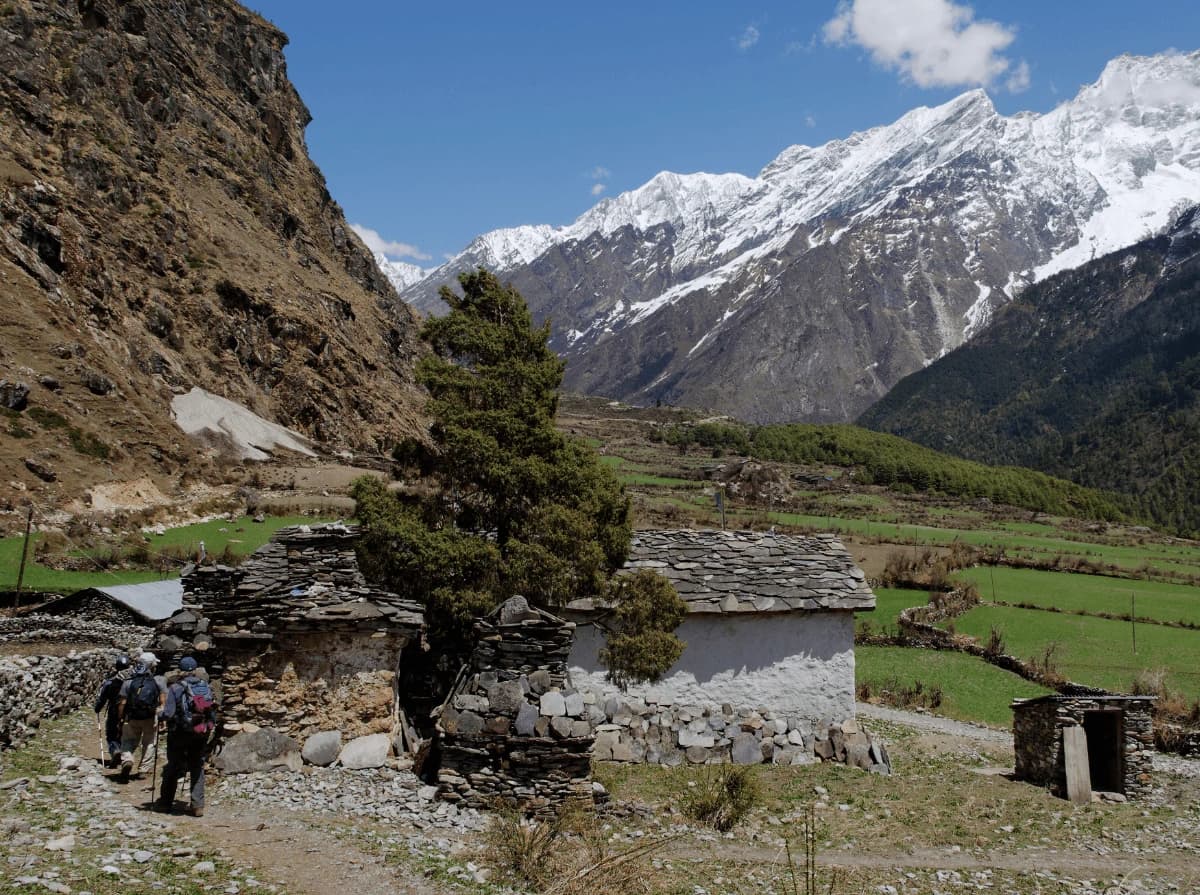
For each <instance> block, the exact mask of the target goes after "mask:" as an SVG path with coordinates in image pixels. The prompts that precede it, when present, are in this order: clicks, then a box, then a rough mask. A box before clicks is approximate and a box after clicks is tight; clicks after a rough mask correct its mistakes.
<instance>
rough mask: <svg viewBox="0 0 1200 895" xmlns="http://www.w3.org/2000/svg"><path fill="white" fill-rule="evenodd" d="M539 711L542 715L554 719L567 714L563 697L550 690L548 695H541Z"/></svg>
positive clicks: (558, 692)
mask: <svg viewBox="0 0 1200 895" xmlns="http://www.w3.org/2000/svg"><path fill="white" fill-rule="evenodd" d="M540 709H541V713H542V714H543V715H549V716H550V717H552V718H553V717H556V716H558V715H565V714H566V713H567V702H566V700H565V699H563V695H562V693H561V692H560V691H558V690H551V691H550V692H549V693H543V694H542V698H541V701H540Z"/></svg>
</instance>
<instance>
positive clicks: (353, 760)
mask: <svg viewBox="0 0 1200 895" xmlns="http://www.w3.org/2000/svg"><path fill="white" fill-rule="evenodd" d="M391 751H392V742H391V738H390V737H388V735H387V734H386V733H373V734H370V735H369V736H365V737H358V738H357V739H353V740H351V741H350V742H348V743H347V744H346V745H345V746H343V747H342V752H341V754H340V755H339V756H338V760H339V761H340V762H341V765H342V767H344V768H349V769H350V770H361V769H363V768H381V767H383V766H384V764H386V763H387V760H388V755H390V754H391Z"/></svg>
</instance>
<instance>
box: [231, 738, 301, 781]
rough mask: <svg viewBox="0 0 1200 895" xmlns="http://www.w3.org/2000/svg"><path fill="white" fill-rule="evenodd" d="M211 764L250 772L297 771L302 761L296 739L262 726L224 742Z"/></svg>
mask: <svg viewBox="0 0 1200 895" xmlns="http://www.w3.org/2000/svg"><path fill="white" fill-rule="evenodd" d="M213 764H214V765H215V766H216V768H217V770H218V771H221V772H223V773H226V774H252V773H255V772H257V771H270V770H272V769H274V768H287V769H288V770H289V771H299V770H300V768H301V766H302V764H303V762H302V759H301V758H300V744H299V743H297V742H296V741H295V740H293V739H292V738H291V737H290V736H288V735H287V734H284V733H281V732H280V731H278V730H275V729H274V728H271V727H262V728H259V729H258V730H255V731H252V732H242V733H239V734H238V735H237V736H235V737H233V738H232V739H230V740H229V741H228V742H226V743H225V748H223V749H222V750H221V752H220V754H219V755H217V757H216V759H215V760H214V761H213Z"/></svg>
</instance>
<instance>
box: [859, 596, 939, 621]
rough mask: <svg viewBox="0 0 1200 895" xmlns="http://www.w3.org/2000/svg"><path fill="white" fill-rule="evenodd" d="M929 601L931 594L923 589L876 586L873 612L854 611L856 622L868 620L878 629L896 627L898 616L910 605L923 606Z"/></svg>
mask: <svg viewBox="0 0 1200 895" xmlns="http://www.w3.org/2000/svg"><path fill="white" fill-rule="evenodd" d="M928 602H929V594H928V593H926V592H925V591H923V590H906V589H904V588H899V587H895V588H893V587H877V588H875V608H874V609H873V610H872V611H871V612H856V613H854V621H855V622H856V623H861V622H867V623H869V624H870V625H871V626H872V627H873V628H875V629H876V630H878V629H882V628H885V627H886V628H888V629H894V628H895V627H896V616H897V615H899V614H900V611H901V610H903V609H907V608H908V607H910V606H922V605H924V604H925V603H928Z"/></svg>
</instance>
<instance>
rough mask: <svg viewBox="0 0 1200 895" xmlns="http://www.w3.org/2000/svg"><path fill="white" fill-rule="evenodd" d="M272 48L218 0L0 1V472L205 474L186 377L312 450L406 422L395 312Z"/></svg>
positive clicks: (259, 27) (409, 354)
mask: <svg viewBox="0 0 1200 895" xmlns="http://www.w3.org/2000/svg"><path fill="white" fill-rule="evenodd" d="M285 44H286V37H285V36H284V35H283V34H282V32H280V31H279V30H278V29H277V28H275V27H274V26H273V25H271V24H270V23H268V22H267V21H265V20H264V19H263V18H261V17H260V16H258V15H257V14H255V13H252V12H250V11H248V10H246V9H244V8H243V7H241V6H239V5H238V4H237V3H235V2H232V0H175V2H171V3H148V2H136V0H135V2H129V0H87V2H83V0H80V2H79V3H77V4H76V3H72V4H65V5H64V4H62V3H52V2H44V0H20V2H16V3H8V4H4V5H3V9H2V10H0V283H3V290H4V295H5V308H6V317H5V319H4V320H3V321H2V322H0V326H2V327H3V337H2V338H0V378H4V379H8V380H10V381H22V382H27V383H30V384H31V385H33V386H34V388H33V390H32V391H31V392H30V393H29V395H28V399H27V406H26V407H24V408H23V409H21V410H16V411H13V413H15V414H16V415H15V416H10V417H9V418H8V419H7V420H4V421H0V423H3V424H4V425H6V426H8V428H9V433H10V434H13V433H18V434H16V435H14V437H12V438H7V439H4V440H3V442H2V444H0V454H2V462H3V464H4V468H5V471H6V472H5V475H4V476H0V479H3V480H4V482H7V483H9V485H8V487H10V488H15V487H17V486H21V487H24V488H27V489H35V490H39V491H41V492H44V493H45V497H46V499H47V501H50V500H54V499H56V496H58V495H62V496H64V497H65V496H67V495H70V494H79V493H81V492H82V490H83V489H84V488H85V487H86V486H87V485H89V484H92V483H95V482H98V481H104V480H107V479H120V478H122V477H125V476H129V475H132V474H137V475H146V474H149V475H150V476H152V477H156V478H157V480H158V481H159V482H160V484H161V486H162V487H163V488H164V489H166V488H170V487H174V485H173V484H172V481H174V480H177V478H178V476H179V475H180V474H181V473H182V472H187V473H188V475H189V476H192V477H195V476H196V475H197V474H198V473H199V474H202V473H203V472H204V470H205V461H204V460H203V458H202V457H201V456H200V455H199V454H198V453H197V449H196V446H195V445H194V444H193V443H192V442H191V441H189V440H188V439H187V438H185V437H184V435H183V433H182V432H181V430H180V429H179V428H178V427H177V426H176V425H175V424H174V423H173V422H172V419H171V410H170V408H171V402H172V400H173V398H174V397H176V396H178V395H181V394H185V393H188V392H190V391H191V389H193V388H195V387H199V388H202V389H204V390H206V391H208V392H210V393H212V394H216V395H220V396H223V397H224V398H227V399H229V400H231V401H234V402H237V403H239V404H241V405H243V406H245V407H246V408H248V409H250V410H252V411H253V412H254V413H256V414H258V415H259V416H261V417H263V418H265V419H267V420H269V421H271V422H275V423H281V424H283V425H286V426H289V427H291V428H293V429H295V430H297V431H299V432H300V433H302V434H303V435H306V436H308V437H309V438H311V439H313V440H314V441H315V442H317V443H318V444H320V445H323V446H325V447H326V448H336V449H353V450H366V451H376V450H380V449H382V448H384V447H385V446H386V445H387V444H388V443H389V442H390V441H391V440H394V439H396V438H398V437H400V436H401V435H403V434H406V433H411V432H415V431H417V426H418V424H419V419H418V412H417V410H416V408H417V407H418V406H419V398H418V397H417V394H416V389H415V386H414V384H413V381H412V375H411V370H412V364H413V361H414V357H415V354H416V352H417V351H418V346H417V343H416V339H415V321H414V318H413V315H412V314H411V312H410V311H409V310H408V309H407V308H406V307H405V306H404V305H403V304H402V303H400V302H399V301H398V299H397V298H396V294H395V291H394V289H393V287H392V286H391V284H390V283H389V282H388V280H387V279H386V278H385V277H384V275H383V274H382V273H381V272H380V271H379V269H378V267H377V266H376V264H375V263H374V261H373V260H372V258H371V255H370V253H369V252H368V251H367V250H366V249H365V247H364V246H363V245H362V244H361V243H360V242H359V240H358V239H357V237H355V236H354V235H353V233H352V232H351V231H350V229H349V227H348V226H347V224H346V221H345V219H344V217H343V214H342V210H341V208H339V207H338V205H337V203H336V202H335V201H334V200H333V198H332V197H331V196H330V195H329V191H328V189H327V188H326V186H325V181H324V178H323V177H322V176H321V173H320V171H319V170H317V168H316V167H315V166H314V165H313V163H312V162H311V160H310V159H309V158H308V155H307V150H306V146H305V139H304V127H305V126H306V125H307V123H308V121H309V119H310V115H309V112H308V109H307V108H306V107H305V106H304V104H303V102H301V100H300V98H299V96H298V95H297V93H296V91H295V89H294V88H293V87H292V85H291V83H290V82H289V81H288V79H287V67H286V63H285V59H284V55H283V48H284V46H285ZM38 383H42V384H41V385H38ZM10 410H11V408H10ZM218 438H219V436H218ZM26 458H29V459H33V460H34V461H36V463H37V464H38V465H39V466H40V467H44V468H47V469H50V470H52V471H55V479H54V481H53V482H51V481H47V479H48V478H49V477H48V476H41V477H38V476H36V475H34V474H28V473H27V469H28V468H29V466H28V464H25V463H23V460H24V459H26ZM12 483H15V485H13V484H12ZM0 492H4V493H0V501H3V500H5V499H7V498H8V496H9V495H8V492H7V491H5V488H4V487H3V486H0Z"/></svg>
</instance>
